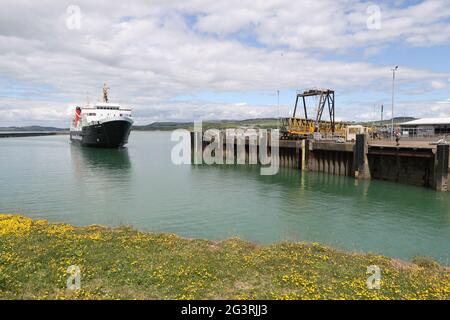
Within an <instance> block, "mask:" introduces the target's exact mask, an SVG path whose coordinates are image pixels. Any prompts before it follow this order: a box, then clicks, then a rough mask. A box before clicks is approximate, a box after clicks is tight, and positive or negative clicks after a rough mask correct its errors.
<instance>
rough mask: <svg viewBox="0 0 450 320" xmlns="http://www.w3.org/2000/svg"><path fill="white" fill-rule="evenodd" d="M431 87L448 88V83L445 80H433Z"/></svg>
mask: <svg viewBox="0 0 450 320" xmlns="http://www.w3.org/2000/svg"><path fill="white" fill-rule="evenodd" d="M431 87H432V88H433V89H443V88H447V84H446V83H445V82H443V81H431Z"/></svg>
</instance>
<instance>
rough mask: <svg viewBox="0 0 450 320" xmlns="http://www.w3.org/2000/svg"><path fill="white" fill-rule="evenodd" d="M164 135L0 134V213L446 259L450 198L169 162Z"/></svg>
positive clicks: (394, 187) (341, 180) (387, 186)
mask: <svg viewBox="0 0 450 320" xmlns="http://www.w3.org/2000/svg"><path fill="white" fill-rule="evenodd" d="M174 144H175V142H172V141H171V139H170V133H167V132H132V134H131V136H130V142H129V144H128V147H127V148H124V149H120V150H108V149H89V148H81V147H78V146H74V145H71V144H70V142H69V138H68V136H48V137H27V138H6V139H0V212H17V213H22V214H24V215H27V216H30V217H33V218H46V219H49V220H51V221H63V222H68V223H72V224H75V225H80V226H82V225H88V224H103V225H111V226H117V225H124V224H126V225H132V226H134V227H136V228H138V229H141V230H148V231H155V232H172V233H176V234H178V235H181V236H185V237H195V238H207V239H214V240H217V239H225V238H229V237H233V236H238V237H241V238H243V239H247V240H251V241H255V242H258V243H273V242H277V241H282V240H294V241H315V242H319V243H323V244H327V245H330V246H333V247H337V248H340V249H345V250H350V251H364V252H367V251H370V252H375V253H380V254H384V255H388V256H392V257H398V258H403V259H411V258H412V257H413V256H415V255H427V256H432V257H434V258H436V259H437V260H439V261H440V262H442V263H445V264H449V252H450V193H438V192H435V191H433V190H430V189H426V188H421V187H414V186H407V185H401V184H394V183H390V182H383V181H359V182H357V181H355V179H353V178H349V177H340V176H333V175H323V174H319V173H303V174H301V173H300V172H298V171H295V170H280V172H279V174H278V175H275V176H261V175H260V171H259V168H258V167H257V166H243V165H221V166H219V165H216V166H207V165H202V166H194V165H174V164H173V163H172V161H171V156H170V155H171V149H172V147H173V146H174Z"/></svg>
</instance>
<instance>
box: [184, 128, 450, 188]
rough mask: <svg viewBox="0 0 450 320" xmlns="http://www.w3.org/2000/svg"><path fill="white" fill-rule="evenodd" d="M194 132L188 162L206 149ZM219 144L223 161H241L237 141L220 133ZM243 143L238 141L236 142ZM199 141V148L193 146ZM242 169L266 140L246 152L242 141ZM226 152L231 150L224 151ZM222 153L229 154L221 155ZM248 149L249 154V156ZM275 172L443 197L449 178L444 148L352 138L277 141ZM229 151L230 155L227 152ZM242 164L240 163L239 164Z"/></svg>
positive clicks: (419, 143)
mask: <svg viewBox="0 0 450 320" xmlns="http://www.w3.org/2000/svg"><path fill="white" fill-rule="evenodd" d="M199 134H200V133H199V132H191V150H192V151H193V152H192V155H193V157H195V154H196V153H198V152H203V151H204V150H205V148H206V147H207V146H208V145H209V144H210V143H211V142H209V141H204V140H203V139H201V140H200V139H199V137H198V136H197V135H199ZM221 135H222V138H221V139H220V141H221V142H220V144H222V146H223V156H224V161H223V163H225V156H226V155H227V153H230V152H232V153H233V159H237V158H238V157H241V158H242V157H243V155H239V154H238V152H237V149H238V146H237V140H236V139H235V140H234V143H233V144H232V145H230V144H229V143H228V145H227V144H226V140H227V139H225V133H224V132H221ZM242 139H244V138H242ZM196 140H197V141H201V147H200V146H197V149H196V148H195V146H196ZM244 145H245V148H242V147H241V148H242V149H243V150H245V163H254V162H251V161H250V159H252V158H254V157H255V156H256V157H258V159H257V162H258V163H261V161H260V160H261V159H259V154H260V152H259V151H260V150H259V149H260V148H261V147H267V149H268V150H267V154H268V155H271V153H272V152H271V144H270V139H268V143H267V144H265V145H264V146H261V145H260V143H259V141H258V143H257V145H256V147H252V146H251V145H250V142H249V137H245V144H244ZM231 146H232V149H231V148H230V147H231ZM227 147H228V148H229V150H227ZM252 148H254V150H252ZM278 148H279V149H278V154H279V165H280V167H284V168H289V169H292V170H298V171H311V172H322V173H325V174H333V175H343V176H349V177H354V178H355V179H377V180H385V181H392V182H398V183H404V184H411V185H418V186H424V187H429V188H433V189H435V190H437V191H448V179H449V172H450V162H449V156H450V155H449V145H448V144H434V145H433V144H429V143H425V142H414V141H405V142H404V143H403V142H402V143H401V145H400V146H396V145H395V144H394V143H393V142H391V141H378V140H370V139H369V136H368V135H367V134H358V135H356V140H355V141H354V142H343V143H338V142H336V141H326V140H325V141H324V140H314V139H303V140H283V139H280V140H279V141H278ZM230 149H231V150H230ZM242 161H243V159H241V162H240V163H243V162H242Z"/></svg>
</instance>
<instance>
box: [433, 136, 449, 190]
mask: <svg viewBox="0 0 450 320" xmlns="http://www.w3.org/2000/svg"><path fill="white" fill-rule="evenodd" d="M449 147H450V146H449V145H448V144H438V145H437V148H436V154H435V156H434V179H433V180H434V189H435V190H437V191H448V174H449V168H448V164H449V159H448V158H449Z"/></svg>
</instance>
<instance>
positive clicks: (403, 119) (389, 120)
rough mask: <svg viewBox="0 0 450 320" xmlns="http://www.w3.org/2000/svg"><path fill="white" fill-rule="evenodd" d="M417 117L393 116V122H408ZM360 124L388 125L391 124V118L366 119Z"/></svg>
mask: <svg viewBox="0 0 450 320" xmlns="http://www.w3.org/2000/svg"><path fill="white" fill-rule="evenodd" d="M417 119H418V118H414V117H394V124H398V123H403V122H408V121H413V120H417ZM360 124H367V125H380V124H381V125H383V126H385V125H390V124H391V119H386V120H383V121H366V122H361V123H360Z"/></svg>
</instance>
